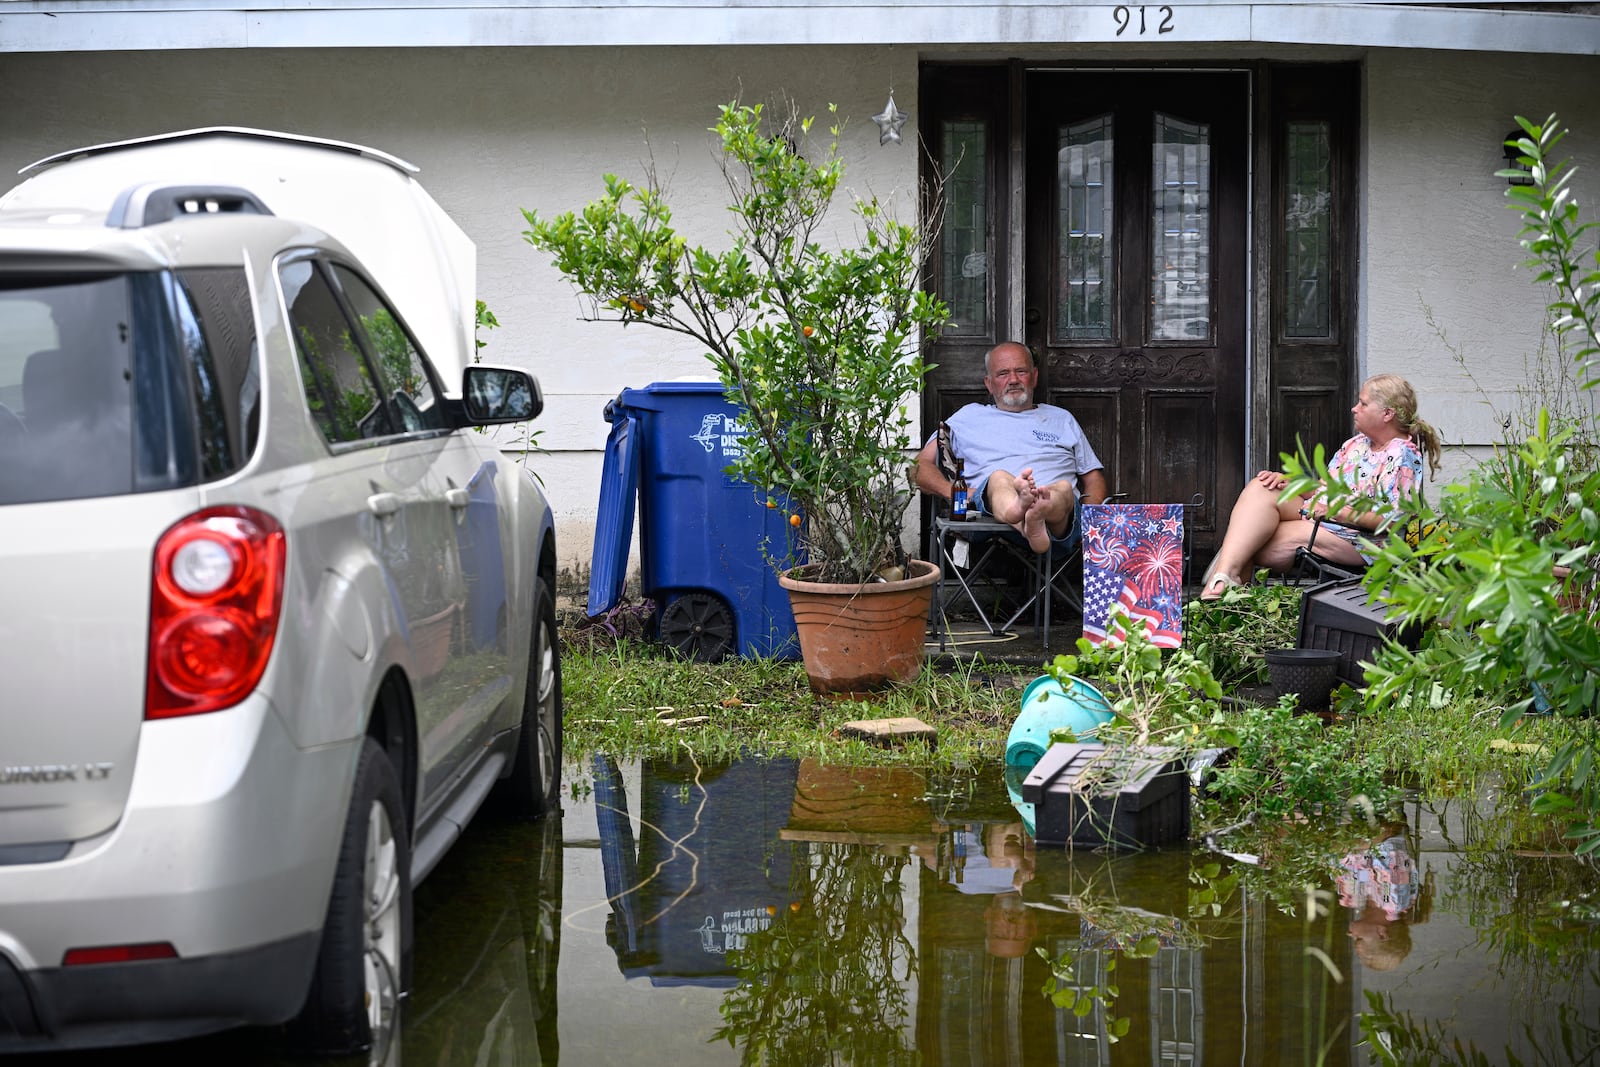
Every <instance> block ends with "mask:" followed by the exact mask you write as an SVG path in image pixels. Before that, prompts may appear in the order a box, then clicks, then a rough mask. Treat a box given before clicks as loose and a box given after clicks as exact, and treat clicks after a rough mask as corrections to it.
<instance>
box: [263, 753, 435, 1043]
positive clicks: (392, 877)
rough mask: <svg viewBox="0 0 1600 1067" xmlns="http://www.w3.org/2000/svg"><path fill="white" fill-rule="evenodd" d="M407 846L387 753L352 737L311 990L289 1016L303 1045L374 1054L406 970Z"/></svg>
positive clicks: (393, 1025) (391, 1030) (389, 1036)
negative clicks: (339, 838) (345, 800)
mask: <svg viewBox="0 0 1600 1067" xmlns="http://www.w3.org/2000/svg"><path fill="white" fill-rule="evenodd" d="M410 953H411V847H410V843H409V841H408V840H407V834H406V819H405V809H404V807H403V806H402V804H401V800H400V783H399V780H398V778H397V777H396V776H395V770H394V764H393V763H391V762H390V760H389V756H388V753H386V752H384V750H383V748H382V747H381V746H379V744H378V743H377V742H376V741H374V740H373V739H372V738H370V737H369V738H366V739H365V740H364V741H363V742H362V747H361V756H360V759H359V760H358V762H357V764H356V778H355V787H354V788H353V789H352V790H351V796H350V811H349V813H348V815H347V816H346V817H345V827H344V842H343V844H342V845H341V846H340V849H339V865H338V866H337V867H336V868H335V869H334V875H333V894H332V896H331V897H330V899H329V901H328V917H327V919H326V921H325V922H324V923H323V926H322V947H321V949H320V951H319V952H318V955H317V965H316V970H315V972H314V973H313V975H312V980H311V990H310V992H309V993H308V994H307V995H306V1003H305V1006H304V1007H302V1008H301V1009H300V1015H299V1016H298V1017H297V1018H296V1019H295V1020H294V1021H293V1022H292V1023H290V1033H291V1035H292V1036H293V1037H294V1039H295V1043H296V1044H298V1045H301V1046H302V1047H304V1048H305V1049H306V1050H307V1051H311V1052H316V1053H319V1054H325V1055H345V1054H348V1053H351V1052H359V1051H362V1050H365V1049H372V1050H373V1057H372V1061H373V1062H381V1061H382V1059H383V1057H384V1056H386V1055H387V1052H388V1046H389V1044H390V1042H391V1041H392V1040H393V1039H394V1037H395V1035H396V1034H397V1032H398V1030H399V1023H400V997H401V995H402V994H403V993H404V992H405V988H406V985H407V983H408V982H409V978H410V967H409V966H408V964H409V961H410Z"/></svg>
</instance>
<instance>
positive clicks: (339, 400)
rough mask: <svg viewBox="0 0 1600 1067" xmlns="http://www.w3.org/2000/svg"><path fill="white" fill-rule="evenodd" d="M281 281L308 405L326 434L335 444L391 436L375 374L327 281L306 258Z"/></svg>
mask: <svg viewBox="0 0 1600 1067" xmlns="http://www.w3.org/2000/svg"><path fill="white" fill-rule="evenodd" d="M278 280H279V284H280V285H282V287H283V298H284V303H285V304H287V305H288V308H289V323H290V325H291V326H292V327H293V330H294V347H295V351H296V352H298V353H299V355H300V377H301V380H302V382H304V384H305V390H306V404H307V405H308V406H309V407H310V409H311V417H312V418H313V419H314V420H316V423H317V427H318V428H319V429H320V430H321V431H322V436H323V437H324V438H326V439H327V441H328V443H329V444H330V445H336V444H342V443H345V442H349V441H359V440H361V439H363V438H368V437H382V436H385V435H386V434H388V433H390V432H391V431H390V428H389V416H388V408H387V407H386V406H384V405H383V404H380V403H379V402H378V389H377V386H376V385H375V384H374V383H373V381H372V371H371V369H370V368H369V367H368V366H367V361H366V359H365V358H363V357H362V355H361V349H360V348H359V347H358V346H357V344H356V342H355V339H354V338H353V337H351V336H350V321H349V320H348V319H346V318H345V317H344V311H343V309H342V308H340V306H339V301H338V299H337V298H336V297H335V296H334V295H333V287H332V286H331V285H329V284H328V279H327V278H326V277H325V276H324V275H323V273H322V271H320V270H319V269H317V267H316V265H315V264H314V263H312V262H311V261H310V260H308V259H301V260H294V261H292V262H289V263H285V264H284V265H283V266H282V267H280V268H279V270H278Z"/></svg>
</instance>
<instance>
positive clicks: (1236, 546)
mask: <svg viewBox="0 0 1600 1067" xmlns="http://www.w3.org/2000/svg"><path fill="white" fill-rule="evenodd" d="M1302 524H1303V526H1304V530H1303V531H1299V532H1298V536H1299V543H1300V544H1302V545H1303V544H1305V543H1306V539H1307V538H1309V537H1310V535H1311V523H1310V522H1308V521H1307V520H1305V519H1302V518H1301V517H1300V501H1299V500H1295V499H1292V500H1289V501H1286V502H1285V503H1282V504H1280V503H1278V494H1277V492H1275V491H1273V490H1271V489H1268V488H1267V487H1266V486H1265V485H1263V484H1262V483H1261V481H1260V479H1259V478H1252V479H1251V480H1250V481H1249V482H1248V483H1246V484H1245V487H1244V492H1242V493H1240V494H1239V499H1238V501H1237V502H1236V503H1235V504H1234V505H1233V515H1232V516H1231V517H1230V518H1229V519H1228V531H1227V533H1225V534H1223V536H1222V545H1221V547H1219V548H1218V549H1217V555H1216V558H1215V559H1213V560H1212V562H1211V567H1210V569H1209V570H1207V571H1206V580H1207V582H1209V581H1210V580H1211V579H1212V578H1214V577H1215V576H1216V575H1218V574H1226V575H1227V576H1228V577H1230V578H1232V579H1233V580H1234V581H1236V582H1240V583H1243V582H1247V581H1249V580H1250V574H1251V572H1252V571H1253V570H1254V569H1255V567H1256V566H1270V564H1267V563H1265V562H1262V561H1261V560H1260V558H1259V557H1260V555H1261V553H1262V552H1263V550H1265V549H1266V548H1267V546H1268V545H1274V546H1275V547H1274V549H1273V552H1272V556H1273V558H1276V557H1277V554H1278V552H1279V549H1278V547H1277V539H1278V538H1279V536H1280V527H1284V526H1290V528H1291V529H1292V528H1293V526H1295V525H1302ZM1283 535H1284V536H1285V537H1286V538H1289V537H1291V535H1290V534H1289V531H1288V530H1284V531H1283ZM1289 558H1290V559H1291V560H1293V558H1294V548H1293V547H1292V546H1291V547H1290V548H1289ZM1285 569H1287V567H1285Z"/></svg>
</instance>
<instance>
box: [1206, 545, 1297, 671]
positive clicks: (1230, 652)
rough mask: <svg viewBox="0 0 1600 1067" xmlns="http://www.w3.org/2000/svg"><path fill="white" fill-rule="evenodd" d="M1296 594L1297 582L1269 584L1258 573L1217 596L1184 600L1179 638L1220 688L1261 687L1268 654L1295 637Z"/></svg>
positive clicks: (1285, 646)
mask: <svg viewBox="0 0 1600 1067" xmlns="http://www.w3.org/2000/svg"><path fill="white" fill-rule="evenodd" d="M1300 596H1301V589H1300V587H1299V586H1297V585H1286V584H1284V583H1283V582H1268V581H1267V580H1266V572H1265V571H1260V572H1258V573H1257V574H1256V580H1255V581H1254V582H1251V583H1250V584H1249V585H1234V586H1229V587H1228V588H1226V589H1225V590H1223V593H1222V596H1221V597H1219V598H1218V599H1216V600H1191V601H1189V603H1188V604H1186V605H1185V606H1184V609H1183V629H1184V638H1183V639H1184V641H1185V643H1187V644H1188V645H1189V646H1190V647H1192V648H1193V649H1194V650H1195V655H1196V656H1198V657H1199V658H1200V659H1201V660H1204V661H1205V663H1206V665H1207V666H1209V667H1210V668H1211V673H1212V674H1213V675H1214V676H1215V677H1216V679H1217V682H1218V683H1219V684H1221V685H1222V686H1223V687H1225V688H1234V687H1238V686H1244V685H1264V684H1265V683H1266V682H1267V681H1268V677H1267V656H1266V654H1267V652H1268V651H1270V650H1272V649H1275V648H1293V647H1294V646H1295V643H1296V641H1297V640H1298V629H1299V625H1300Z"/></svg>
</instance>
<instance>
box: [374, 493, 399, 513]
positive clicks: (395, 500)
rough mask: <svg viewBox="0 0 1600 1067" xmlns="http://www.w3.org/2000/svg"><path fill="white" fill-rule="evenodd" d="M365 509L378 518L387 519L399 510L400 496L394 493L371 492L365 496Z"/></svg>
mask: <svg viewBox="0 0 1600 1067" xmlns="http://www.w3.org/2000/svg"><path fill="white" fill-rule="evenodd" d="M367 510H368V511H370V512H372V513H373V514H374V515H376V516H378V518H380V519H387V518H389V517H390V516H392V515H393V514H394V513H395V512H397V511H399V510H400V497H399V495H398V494H395V493H373V494H372V495H371V496H369V497H367Z"/></svg>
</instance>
